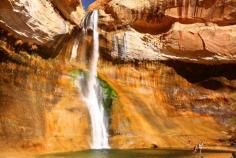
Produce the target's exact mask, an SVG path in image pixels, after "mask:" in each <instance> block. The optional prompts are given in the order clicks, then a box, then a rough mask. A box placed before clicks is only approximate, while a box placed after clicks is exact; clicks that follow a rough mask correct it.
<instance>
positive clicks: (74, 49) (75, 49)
mask: <svg viewBox="0 0 236 158" xmlns="http://www.w3.org/2000/svg"><path fill="white" fill-rule="evenodd" d="M78 47H79V41H78V40H77V39H75V41H74V44H73V47H72V50H71V57H70V60H73V59H75V58H76V57H77V52H78Z"/></svg>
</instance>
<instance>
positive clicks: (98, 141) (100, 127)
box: [79, 10, 110, 149]
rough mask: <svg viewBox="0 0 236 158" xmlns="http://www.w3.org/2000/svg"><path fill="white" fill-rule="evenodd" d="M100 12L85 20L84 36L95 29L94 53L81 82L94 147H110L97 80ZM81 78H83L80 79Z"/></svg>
mask: <svg viewBox="0 0 236 158" xmlns="http://www.w3.org/2000/svg"><path fill="white" fill-rule="evenodd" d="M97 25H98V12H97V11H96V10H94V11H93V12H92V13H89V14H88V15H87V16H86V17H85V19H84V22H83V32H84V36H86V35H87V31H88V30H89V29H90V30H92V31H93V53H92V56H91V59H90V63H89V73H88V75H87V77H86V76H84V80H83V83H82V84H80V85H81V86H80V87H81V88H82V93H83V99H84V101H85V103H86V105H87V107H88V110H89V113H90V119H91V127H92V143H91V148H92V149H104V148H110V146H109V144H108V132H107V128H106V127H107V123H106V122H107V118H106V115H105V110H104V107H103V102H102V100H103V96H102V93H101V88H100V85H99V82H98V80H97V62H98V58H99V34H98V32H97ZM79 80H81V78H80V79H79Z"/></svg>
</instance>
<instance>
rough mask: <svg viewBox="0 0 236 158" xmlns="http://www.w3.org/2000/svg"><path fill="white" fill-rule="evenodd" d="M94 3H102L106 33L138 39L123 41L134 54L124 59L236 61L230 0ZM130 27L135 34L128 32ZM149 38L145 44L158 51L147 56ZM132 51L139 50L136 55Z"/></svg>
mask: <svg viewBox="0 0 236 158" xmlns="http://www.w3.org/2000/svg"><path fill="white" fill-rule="evenodd" d="M93 8H101V9H102V11H101V12H100V14H101V20H100V27H101V28H102V29H103V30H106V31H108V32H109V33H110V34H111V35H110V36H117V32H123V34H125V33H126V32H127V34H128V35H127V36H128V39H127V41H136V42H135V43H139V44H140V48H138V47H133V45H132V44H130V45H129V42H126V43H128V44H127V46H126V47H127V54H128V53H130V52H132V53H131V54H134V57H133V58H132V57H131V58H130V57H127V60H129V59H130V60H142V59H147V58H148V59H149V60H169V59H174V60H181V61H187V62H195V63H205V64H209V63H210V64H216V63H218V64H219V63H234V61H235V54H236V51H235V45H236V43H235V31H236V29H235V24H236V16H235V13H236V9H235V8H236V1H234V0H231V1H227V2H226V1H224V2H223V1H208V0H203V1H197V0H186V1H174V0H173V1H171V0H170V1H152V0H142V1H139V3H136V1H135V0H129V1H125V0H112V1H109V3H105V2H104V3H101V2H97V3H94V4H93V5H91V7H90V10H91V9H93ZM131 30H132V32H133V33H132V34H133V35H132V36H129V32H130V31H131ZM146 33H148V35H146ZM140 34H141V36H140ZM144 36H145V38H142V37H144ZM140 38H141V39H140ZM110 40H111V38H110V39H109V40H108V41H110ZM147 41H148V42H149V41H152V42H153V43H154V44H151V45H152V46H149V47H151V48H155V49H154V52H156V55H154V56H153V55H152V54H153V52H150V55H149V56H148V53H149V52H147V51H146V48H145V49H143V47H145V45H148V44H146V43H148V42H147ZM110 47H111V46H110ZM156 50H159V51H156ZM135 52H136V53H138V54H141V55H140V56H139V57H137V56H136V55H135V54H136V53H135ZM143 52H147V53H143ZM147 56H148V57H147ZM117 57H118V56H117ZM118 58H119V57H118ZM216 61H217V62H216Z"/></svg>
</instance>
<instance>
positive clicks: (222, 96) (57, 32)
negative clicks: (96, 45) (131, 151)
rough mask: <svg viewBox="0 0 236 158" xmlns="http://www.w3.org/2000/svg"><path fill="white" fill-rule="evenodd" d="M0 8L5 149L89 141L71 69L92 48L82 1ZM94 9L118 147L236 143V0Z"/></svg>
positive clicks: (76, 146) (45, 148)
mask: <svg viewBox="0 0 236 158" xmlns="http://www.w3.org/2000/svg"><path fill="white" fill-rule="evenodd" d="M23 2H25V3H23ZM26 2H27V3H26ZM34 5H36V6H37V8H34ZM0 9H1V10H5V11H6V14H5V12H0V22H1V25H0V26H1V28H2V29H1V32H0V33H1V36H0V62H1V67H0V71H1V74H2V75H1V77H0V83H1V84H0V98H1V99H0V106H1V107H0V108H1V109H2V110H1V116H0V127H1V128H0V133H1V134H0V149H2V150H20V151H21V150H24V151H38V152H52V151H70V150H82V149H88V148H89V142H90V140H91V138H90V134H91V133H90V131H91V129H90V128H91V126H90V121H89V116H88V111H87V108H86V106H85V105H84V103H83V101H82V100H81V97H80V93H79V90H78V87H76V85H75V83H74V78H73V75H71V72H72V71H73V70H78V69H84V65H82V63H81V60H82V57H83V56H85V57H89V56H91V52H90V51H89V50H91V44H92V43H91V41H92V40H91V38H88V39H84V38H83V37H82V36H81V28H80V27H81V26H80V22H81V20H82V18H83V15H84V11H83V9H82V4H81V2H80V1H79V0H78V1H77V0H73V1H71V0H63V1H57V0H52V1H47V0H43V1H42V0H41V1H38V0H35V1H34V2H31V1H14V0H4V1H3V3H1V4H0ZM34 9H35V10H34ZM93 9H99V13H100V21H99V29H100V62H99V67H98V71H99V72H98V73H99V77H100V78H101V79H103V80H105V81H107V83H109V84H110V85H111V87H112V88H113V89H114V90H115V91H116V93H117V98H116V99H114V100H113V102H112V105H111V106H110V110H111V113H110V122H109V126H110V127H109V134H110V138H109V142H110V144H111V146H112V147H114V148H157V147H178V148H192V147H193V146H194V145H196V144H197V143H200V142H201V141H203V142H204V144H205V146H206V147H209V148H218V149H235V145H236V135H235V133H236V126H235V125H236V117H235V116H236V104H235V88H236V74H235V71H234V70H235V68H236V65H235V62H236V60H235V54H236V47H235V46H236V27H235V26H236V1H235V0H231V1H221V0H216V1H211V0H203V1H198V0H184V1H174V0H166V1H162V0H159V1H157V0H140V1H139V2H138V3H137V1H135V0H97V1H96V2H95V3H93V4H92V5H91V6H90V7H89V9H88V10H93ZM39 10H40V11H39ZM14 19H15V20H14ZM78 38H80V39H78ZM75 39H78V40H79V41H81V42H80V45H79V50H78V51H77V56H76V58H75V59H73V60H71V56H72V51H71V50H72V48H73V44H74V40H75ZM85 40H86V41H87V42H88V43H90V44H89V45H87V47H88V51H87V52H86V54H83V52H84V51H83V49H84V48H83V47H85V45H84V42H83V41H85ZM45 48H47V49H45Z"/></svg>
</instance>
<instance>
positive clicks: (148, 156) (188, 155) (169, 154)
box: [38, 149, 232, 158]
mask: <svg viewBox="0 0 236 158" xmlns="http://www.w3.org/2000/svg"><path fill="white" fill-rule="evenodd" d="M231 156H232V153H230V152H223V151H210V150H204V151H203V153H202V154H201V155H200V154H199V153H197V154H193V153H192V151H190V150H167V149H159V150H152V149H132V150H118V149H108V150H85V151H78V152H68V153H57V154H51V155H42V156H39V157H38V158H201V157H203V158H231Z"/></svg>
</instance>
